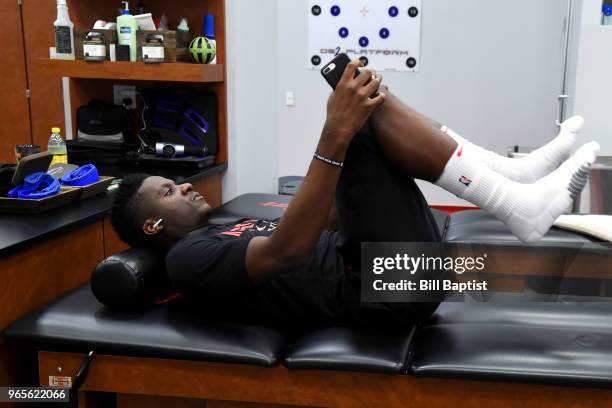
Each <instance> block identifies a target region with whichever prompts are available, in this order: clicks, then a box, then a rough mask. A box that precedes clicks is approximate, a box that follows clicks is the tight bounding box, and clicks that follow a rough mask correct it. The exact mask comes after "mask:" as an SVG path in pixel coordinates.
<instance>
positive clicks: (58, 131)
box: [51, 127, 61, 133]
mask: <svg viewBox="0 0 612 408" xmlns="http://www.w3.org/2000/svg"><path fill="white" fill-rule="evenodd" d="M60 132H61V129H60V128H58V127H54V128H51V133H60Z"/></svg>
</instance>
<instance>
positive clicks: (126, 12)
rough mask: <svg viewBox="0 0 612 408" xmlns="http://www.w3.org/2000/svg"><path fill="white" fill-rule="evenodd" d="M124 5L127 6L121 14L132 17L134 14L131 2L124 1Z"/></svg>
mask: <svg viewBox="0 0 612 408" xmlns="http://www.w3.org/2000/svg"><path fill="white" fill-rule="evenodd" d="M122 3H123V4H125V9H123V10H121V14H122V15H129V16H131V15H132V13H130V2H129V1H122Z"/></svg>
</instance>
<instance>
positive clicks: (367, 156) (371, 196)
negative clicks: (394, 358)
mask: <svg viewBox="0 0 612 408" xmlns="http://www.w3.org/2000/svg"><path fill="white" fill-rule="evenodd" d="M336 206H337V210H338V223H339V227H340V234H341V242H339V245H340V252H341V254H342V256H343V259H344V262H345V264H346V265H347V266H348V267H349V268H351V269H353V271H354V272H353V273H347V277H346V281H345V290H346V291H347V292H348V293H351V294H352V295H351V296H352V297H354V298H353V301H352V302H348V303H349V305H347V307H348V309H349V310H350V312H349V315H350V316H351V318H352V319H353V323H357V324H363V325H367V326H372V325H374V326H377V327H382V328H385V327H386V329H389V328H391V327H397V328H406V327H408V326H409V325H410V324H415V323H418V322H421V321H423V320H424V319H426V318H427V317H429V316H430V315H431V314H432V313H433V312H434V311H435V309H436V308H437V306H438V303H436V302H433V303H372V304H363V305H362V304H360V299H359V296H360V293H361V291H360V284H361V283H360V271H361V265H360V262H361V243H362V242H438V241H440V239H441V237H440V233H439V231H438V228H437V225H436V222H435V220H434V218H433V215H432V214H431V211H430V210H429V207H428V206H427V202H426V201H425V198H424V197H423V195H422V194H421V191H420V190H419V188H418V186H417V185H416V183H415V182H414V180H413V179H412V178H411V177H410V176H407V175H406V174H405V173H403V172H400V171H398V170H397V169H396V168H394V167H393V166H392V165H391V164H390V163H389V162H388V161H387V160H386V159H385V157H384V154H383V152H382V151H381V148H380V146H379V143H378V141H377V140H376V137H375V135H374V134H373V133H372V131H371V128H370V127H369V126H367V125H366V127H365V128H364V129H363V130H362V131H361V132H359V133H358V134H357V135H356V136H355V138H354V139H353V141H352V142H351V145H350V147H349V150H348V152H347V155H346V158H345V161H344V167H343V169H342V175H341V176H340V181H339V183H338V187H337V190H336ZM351 296H347V298H350V297H351Z"/></svg>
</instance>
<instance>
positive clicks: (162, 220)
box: [153, 218, 164, 229]
mask: <svg viewBox="0 0 612 408" xmlns="http://www.w3.org/2000/svg"><path fill="white" fill-rule="evenodd" d="M162 222H164V219H163V218H160V219H159V221H157V222H156V223H155V224H153V228H155V229H159V227H160V226H161V224H162Z"/></svg>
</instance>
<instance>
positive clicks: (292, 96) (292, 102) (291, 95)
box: [285, 91, 295, 106]
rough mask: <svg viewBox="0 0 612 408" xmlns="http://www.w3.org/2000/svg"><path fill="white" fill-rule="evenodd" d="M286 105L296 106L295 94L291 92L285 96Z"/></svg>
mask: <svg viewBox="0 0 612 408" xmlns="http://www.w3.org/2000/svg"><path fill="white" fill-rule="evenodd" d="M285 105H287V106H295V94H294V93H293V92H291V91H289V92H287V93H286V95H285Z"/></svg>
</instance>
